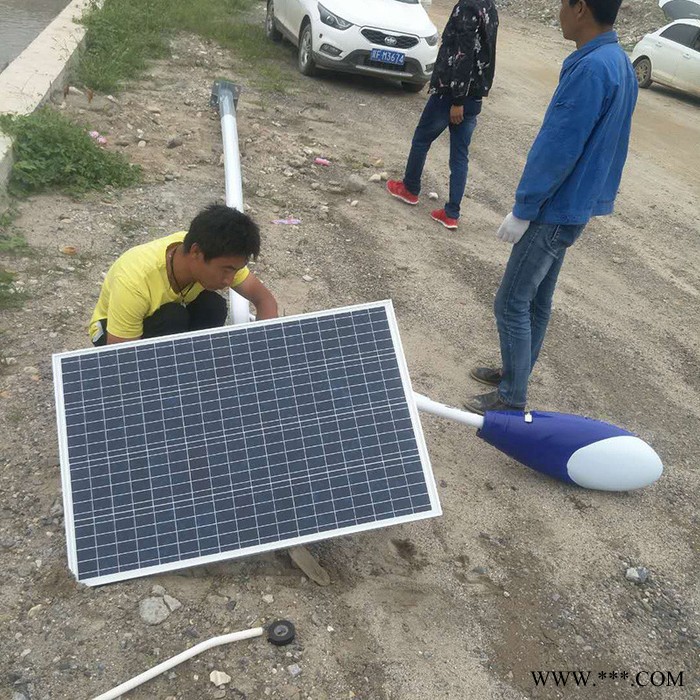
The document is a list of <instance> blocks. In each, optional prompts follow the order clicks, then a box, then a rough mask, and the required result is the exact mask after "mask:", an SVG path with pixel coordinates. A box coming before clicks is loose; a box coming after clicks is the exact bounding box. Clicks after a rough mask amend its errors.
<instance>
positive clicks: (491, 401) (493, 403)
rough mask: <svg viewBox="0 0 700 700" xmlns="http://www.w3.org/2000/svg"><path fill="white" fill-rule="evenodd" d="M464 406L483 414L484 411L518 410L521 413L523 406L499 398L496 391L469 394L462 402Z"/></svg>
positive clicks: (473, 411) (468, 409)
mask: <svg viewBox="0 0 700 700" xmlns="http://www.w3.org/2000/svg"><path fill="white" fill-rule="evenodd" d="M464 408H466V409H467V411H471V412H472V413H478V414H479V415H480V416H483V415H484V413H486V411H518V412H519V413H523V412H524V411H525V409H524V408H522V407H520V406H511V405H510V404H509V403H506V402H505V401H503V399H502V398H501V396H500V394H499V393H498V392H497V391H492V392H490V393H488V394H479V395H478V396H470V397H469V398H468V399H467V400H466V401H465V402H464Z"/></svg>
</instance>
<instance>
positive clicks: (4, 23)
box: [0, 0, 69, 70]
mask: <svg viewBox="0 0 700 700" xmlns="http://www.w3.org/2000/svg"><path fill="white" fill-rule="evenodd" d="M68 2H69V0H0V70H2V69H4V68H5V67H6V66H7V64H8V63H9V62H10V61H12V60H13V59H14V58H16V57H17V56H18V55H19V54H20V53H21V52H22V51H23V50H24V49H25V48H26V47H27V46H28V45H29V44H30V43H31V42H32V41H33V40H34V38H35V37H36V36H37V35H38V34H39V33H40V32H41V31H42V30H43V29H44V28H45V27H46V26H47V25H48V24H49V22H51V20H52V19H53V18H54V17H55V16H56V15H57V14H58V13H59V12H60V11H61V10H62V9H63V8H64V7H65V6H66V5H67V4H68Z"/></svg>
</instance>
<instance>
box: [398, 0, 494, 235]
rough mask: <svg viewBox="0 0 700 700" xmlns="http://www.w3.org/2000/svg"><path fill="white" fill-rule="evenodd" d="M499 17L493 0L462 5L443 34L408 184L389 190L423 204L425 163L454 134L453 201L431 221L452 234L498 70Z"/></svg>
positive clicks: (466, 1)
mask: <svg viewBox="0 0 700 700" xmlns="http://www.w3.org/2000/svg"><path fill="white" fill-rule="evenodd" d="M497 33H498V12H497V11H496V6H495V5H494V3H493V0H459V2H458V3H457V4H456V5H455V6H454V8H453V9H452V12H451V13H450V18H449V20H448V21H447V24H446V26H445V29H444V31H443V33H442V45H441V46H440V50H439V52H438V57H437V61H436V63H435V67H434V68H433V76H432V78H431V81H430V93H431V94H430V98H429V99H428V102H427V103H426V105H425V108H424V109H423V114H422V115H421V118H420V121H419V122H418V126H417V127H416V131H415V133H414V135H413V141H412V143H411V152H410V153H409V156H408V160H407V162H406V171H405V174H404V178H403V180H389V181H388V182H387V189H388V190H389V193H390V194H391V195H393V196H394V197H397V198H398V199H400V200H402V201H403V202H406V203H407V204H418V195H419V194H420V189H421V176H422V174H423V167H424V166H425V159H426V157H427V155H428V151H429V150H430V146H431V145H432V143H433V141H435V139H437V137H438V136H440V134H441V133H442V132H443V131H444V130H445V129H446V128H448V127H449V129H450V195H449V200H448V201H447V202H446V203H445V206H444V208H443V209H436V210H435V211H433V212H431V214H430V216H431V217H432V218H433V219H434V220H435V221H437V222H439V223H441V224H442V225H443V226H445V227H446V228H448V229H456V228H457V225H458V223H459V214H460V204H461V201H462V197H464V190H465V188H466V185H467V171H468V166H469V144H470V143H471V137H472V134H473V132H474V129H475V128H476V117H477V115H478V114H479V113H480V112H481V102H482V98H484V97H486V96H487V95H488V94H489V91H490V89H491V84H492V83H493V77H494V71H495V68H496V35H497Z"/></svg>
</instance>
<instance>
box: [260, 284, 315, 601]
mask: <svg viewBox="0 0 700 700" xmlns="http://www.w3.org/2000/svg"><path fill="white" fill-rule="evenodd" d="M301 279H303V280H304V282H313V281H314V278H313V277H312V276H311V275H302V276H301ZM266 597H269V598H272V596H263V600H265V598H266ZM266 602H267V601H266ZM269 602H270V603H271V602H272V601H269Z"/></svg>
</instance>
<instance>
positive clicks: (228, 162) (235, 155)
mask: <svg viewBox="0 0 700 700" xmlns="http://www.w3.org/2000/svg"><path fill="white" fill-rule="evenodd" d="M219 110H220V113H221V133H222V136H223V142H224V177H225V178H226V204H227V205H228V206H229V207H233V208H234V209H238V211H241V212H242V211H243V178H242V177H241V152H240V150H239V148H238V125H237V123H236V106H235V105H234V102H233V93H232V92H231V90H230V88H228V87H222V88H221V89H220V92H219Z"/></svg>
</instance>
